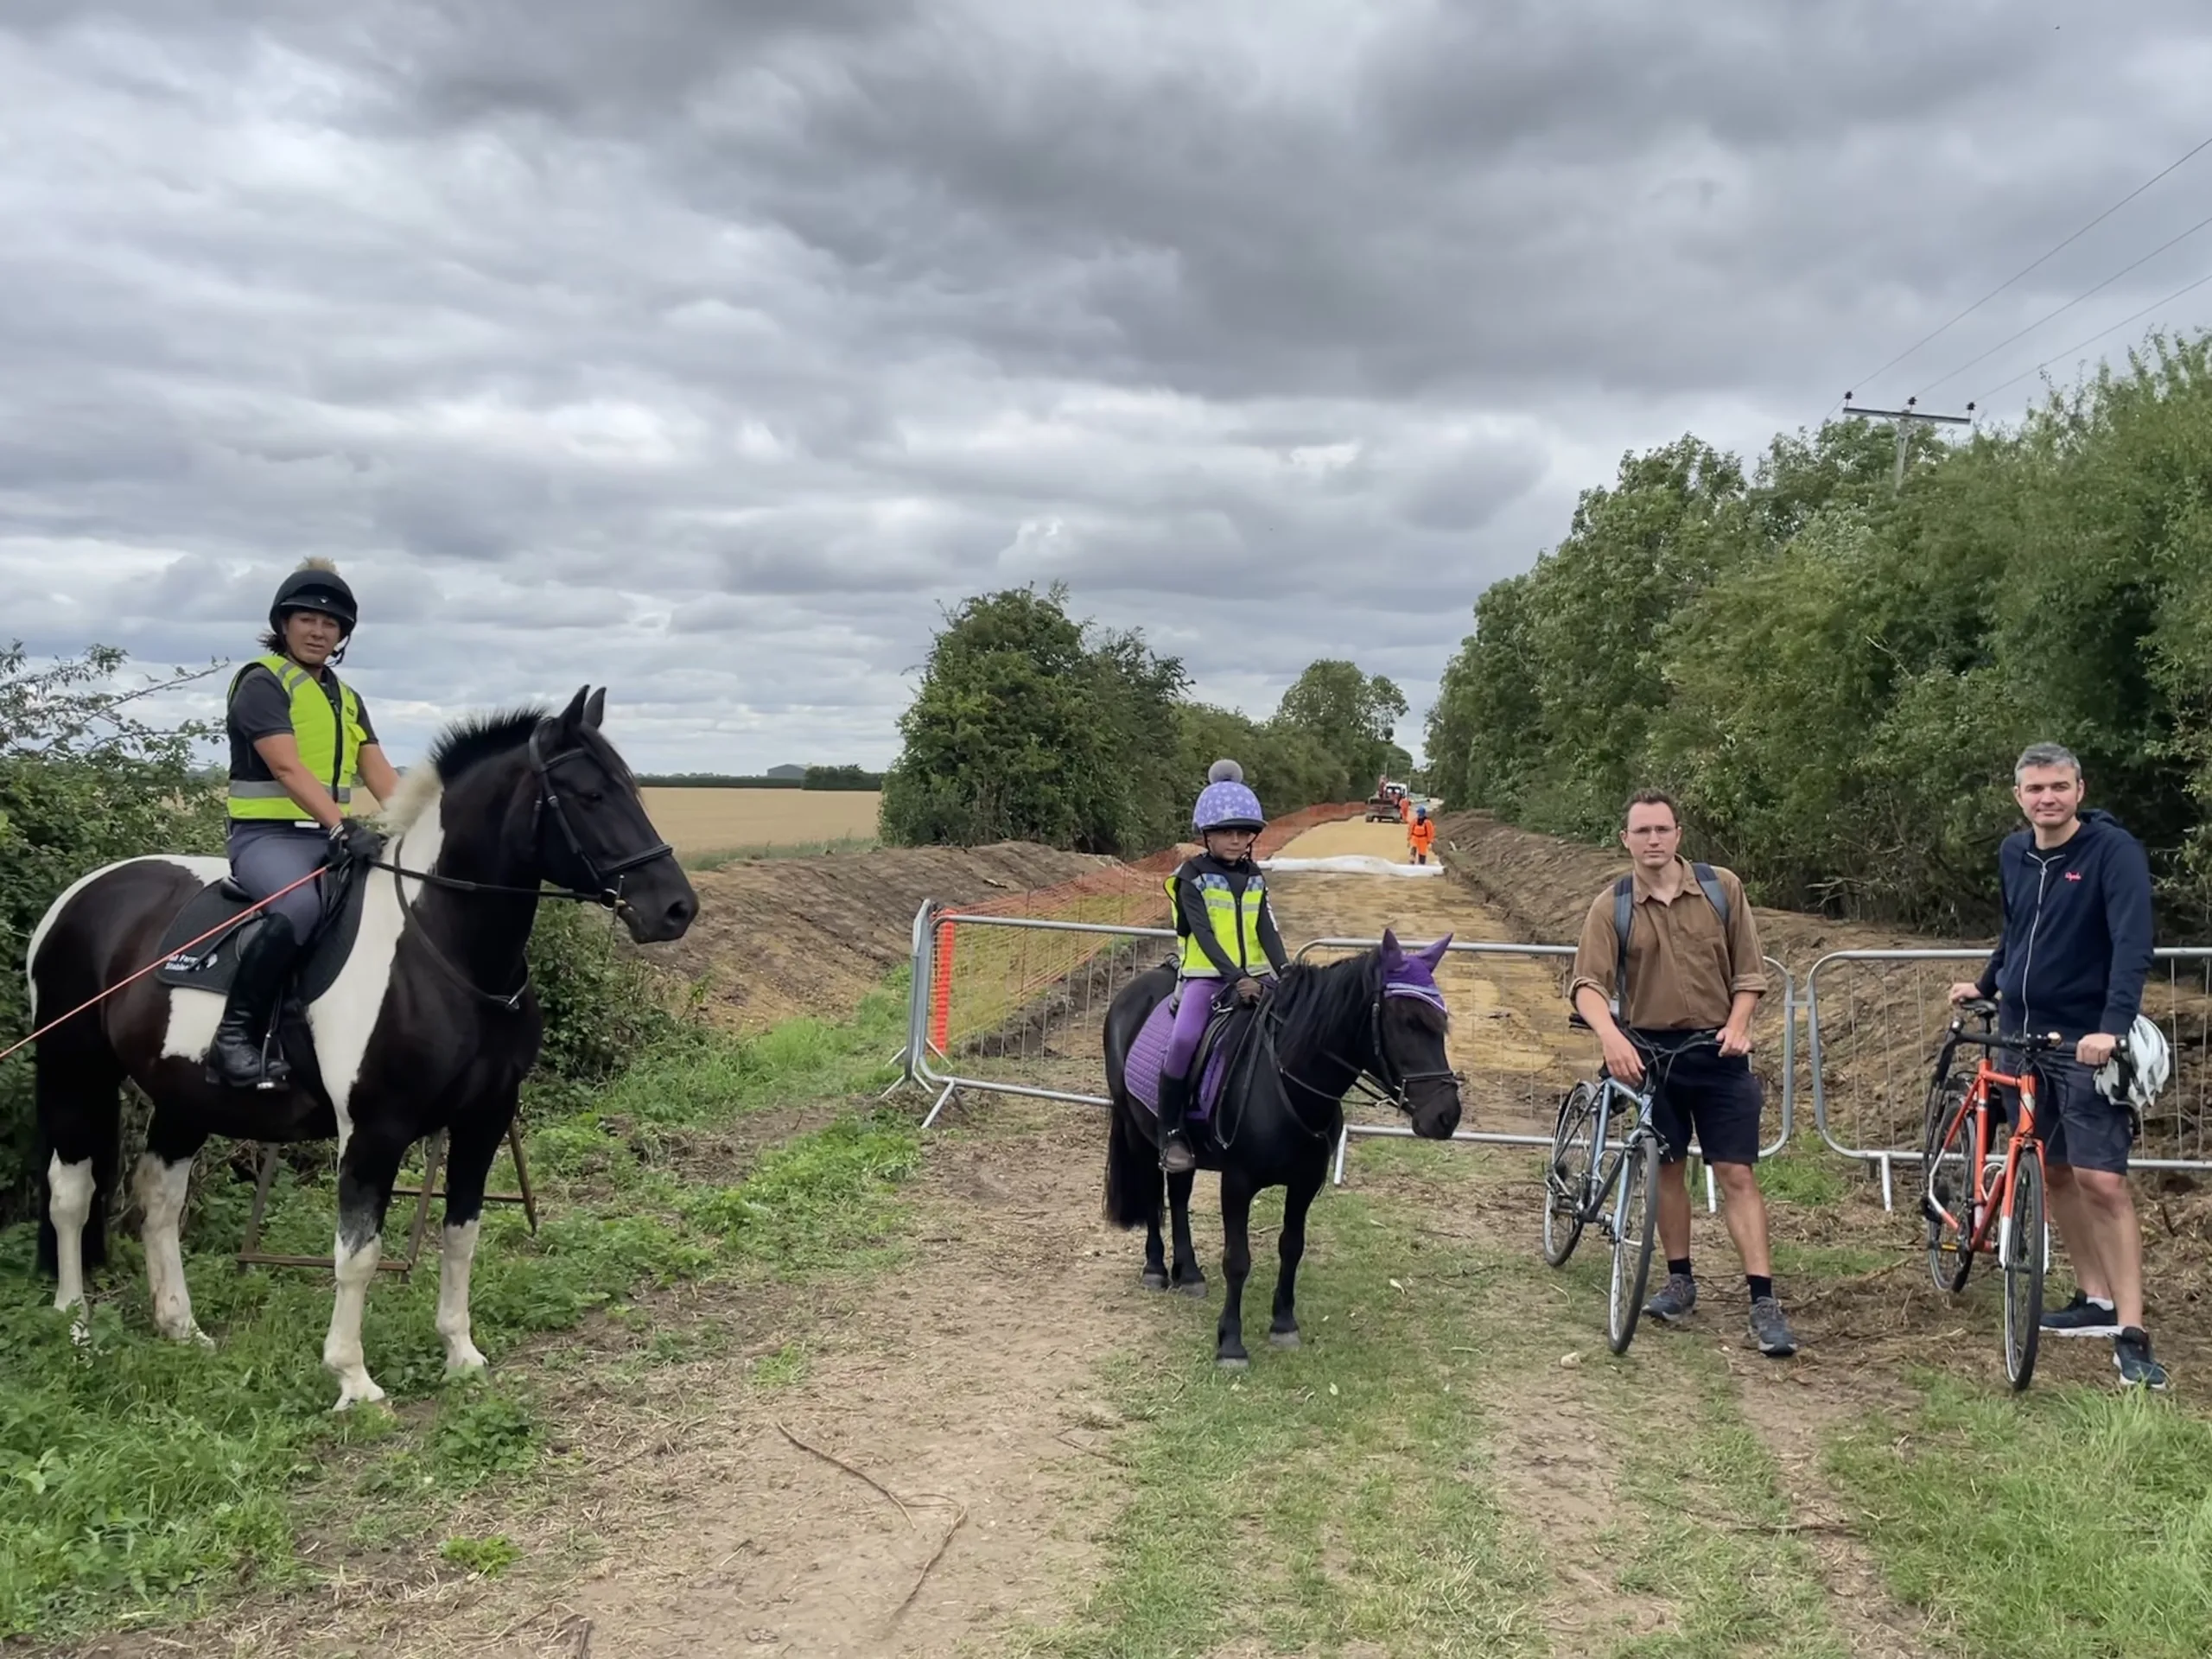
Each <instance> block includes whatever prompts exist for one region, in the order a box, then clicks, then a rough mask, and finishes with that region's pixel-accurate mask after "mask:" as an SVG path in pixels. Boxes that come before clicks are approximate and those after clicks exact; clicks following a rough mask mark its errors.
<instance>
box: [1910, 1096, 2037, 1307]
mask: <svg viewBox="0 0 2212 1659" xmlns="http://www.w3.org/2000/svg"><path fill="white" fill-rule="evenodd" d="M1946 1069H1947V1070H1948V1057H1947V1065H1946ZM1998 1089H2014V1090H2018V1091H2019V1100H2020V1109H2019V1113H2018V1116H2017V1117H2016V1118H2015V1119H2014V1120H2013V1122H2012V1133H2011V1134H2010V1135H2008V1136H2007V1137H2006V1139H2005V1156H2004V1158H2003V1160H2002V1162H2001V1163H2000V1164H1999V1173H1998V1175H1997V1177H1996V1179H1995V1181H1994V1182H1993V1181H1992V1180H1991V1178H1990V1170H1989V1166H1990V1164H1991V1163H1992V1161H1993V1158H1992V1153H1991V1147H1990V1141H1991V1138H1992V1137H1991V1134H1990V1128H1991V1124H1990V1120H1991V1119H1992V1118H1993V1116H1995V1115H1996V1113H1995V1109H1994V1107H1993V1104H1992V1102H1993V1090H1998ZM1969 1122H1971V1123H1972V1124H1973V1126H1974V1148H1973V1152H1974V1155H1973V1158H1972V1160H1971V1163H1972V1166H1973V1167H1972V1170H1971V1173H1969V1174H1968V1176H1967V1202H1968V1203H1969V1204H1970V1205H1972V1206H1973V1209H1974V1212H1975V1214H1974V1219H1973V1223H1972V1225H1970V1226H1968V1225H1962V1224H1961V1220H1960V1217H1957V1216H1955V1215H1954V1214H1952V1213H1951V1211H1948V1210H1946V1209H1945V1208H1944V1207H1943V1205H1942V1202H1941V1201H1940V1200H1939V1199H1937V1198H1936V1176H1937V1174H1938V1173H1939V1171H1940V1169H1941V1166H1942V1154H1944V1153H1947V1152H1948V1151H1949V1150H1950V1147H1949V1145H1948V1142H1947V1143H1946V1144H1945V1145H1944V1146H1943V1147H1938V1148H1937V1155H1936V1157H1935V1158H1933V1159H1930V1160H1929V1166H1928V1169H1927V1170H1926V1172H1925V1173H1924V1174H1923V1179H1922V1182H1921V1189H1922V1196H1923V1199H1924V1201H1925V1203H1926V1205H1927V1207H1928V1209H1929V1210H1931V1211H1935V1212H1936V1216H1937V1217H1940V1218H1941V1219H1942V1221H1943V1223H1944V1224H1946V1225H1948V1226H1949V1227H1950V1228H1951V1229H1952V1230H1954V1231H1955V1232H1956V1233H1957V1234H1958V1235H1959V1236H1961V1237H1962V1238H1964V1239H1965V1240H1966V1241H1967V1243H1966V1249H1967V1251H1968V1253H1970V1254H1971V1253H1972V1252H1974V1251H1976V1250H1981V1249H1987V1248H1988V1244H1989V1234H1990V1230H1991V1229H1992V1228H1993V1227H1994V1228H1995V1229H1996V1230H1997V1259H1998V1261H1999V1262H2000V1263H2008V1262H2011V1260H2012V1253H2011V1252H2012V1192H2013V1186H2014V1178H2015V1175H2016V1173H2017V1172H2018V1169H2019V1166H2020V1159H2021V1157H2022V1156H2023V1155H2024V1154H2026V1155H2031V1156H2032V1157H2034V1158H2035V1160H2037V1163H2041V1162H2042V1160H2043V1137H2042V1136H2041V1135H2038V1134H2037V1132H2036V1079H2035V1070H2034V1068H2033V1067H2032V1066H2031V1067H2028V1068H2026V1069H2025V1070H2024V1071H2022V1072H2021V1073H2020V1074H2019V1075H2018V1076H2014V1075H2013V1074H2012V1073H2010V1072H2005V1071H1999V1070H1998V1069H1997V1068H1996V1067H1995V1066H1993V1065H1991V1064H1990V1063H1989V1058H1988V1056H1987V1055H1983V1056H1982V1057H1981V1058H1980V1059H1978V1060H1977V1061H1976V1062H1975V1064H1974V1081H1973V1082H1972V1083H1971V1084H1968V1085H1967V1096H1966V1109H1965V1110H1964V1111H1962V1112H1961V1113H1960V1114H1959V1118H1958V1123H1959V1131H1960V1133H1961V1134H1963V1133H1964V1132H1965V1130H1966V1127H1967V1124H1968V1123H1969ZM1992 1198H1996V1200H1997V1201H1996V1202H1995V1203H1994V1204H1993V1203H1992V1202H1991V1199H1992Z"/></svg>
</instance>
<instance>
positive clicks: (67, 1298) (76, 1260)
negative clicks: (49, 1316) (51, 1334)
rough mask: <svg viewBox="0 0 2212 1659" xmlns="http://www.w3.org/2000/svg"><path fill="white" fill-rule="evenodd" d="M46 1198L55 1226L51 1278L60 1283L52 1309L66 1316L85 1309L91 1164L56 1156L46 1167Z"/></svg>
mask: <svg viewBox="0 0 2212 1659" xmlns="http://www.w3.org/2000/svg"><path fill="white" fill-rule="evenodd" d="M46 1195H47V1196H46V1213H47V1217H48V1219H49V1220H51V1221H52V1222H53V1223H54V1274H55V1277H56V1278H57V1279H59V1280H60V1284H59V1285H58V1286H57V1287H56V1288H55V1290H54V1312H56V1313H68V1312H69V1311H70V1310H71V1309H72V1308H77V1309H82V1308H83V1306H85V1224H86V1222H87V1221H89V1220H90V1219H91V1218H92V1160H91V1159H89V1158H86V1159H85V1160H82V1161H81V1162H79V1163H74V1164H65V1163H63V1162H62V1161H61V1154H60V1153H58V1152H57V1153H55V1154H54V1156H53V1157H52V1158H51V1159H49V1160H48V1162H47V1166H46ZM80 1323H81V1321H80Z"/></svg>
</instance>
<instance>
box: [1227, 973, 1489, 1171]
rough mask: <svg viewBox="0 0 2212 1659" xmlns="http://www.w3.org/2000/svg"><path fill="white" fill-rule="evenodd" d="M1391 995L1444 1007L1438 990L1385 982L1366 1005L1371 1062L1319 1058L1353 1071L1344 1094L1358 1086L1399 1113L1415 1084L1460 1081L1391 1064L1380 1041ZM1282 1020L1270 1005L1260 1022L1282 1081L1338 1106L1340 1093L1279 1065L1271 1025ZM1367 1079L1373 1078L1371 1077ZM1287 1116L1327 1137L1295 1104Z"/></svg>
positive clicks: (1326, 1054) (1453, 1074)
mask: <svg viewBox="0 0 2212 1659" xmlns="http://www.w3.org/2000/svg"><path fill="white" fill-rule="evenodd" d="M1394 996H1396V997H1411V998H1413V999H1414V1000H1416V1001H1422V1002H1427V1003H1428V1004H1429V1005H1430V1006H1431V1007H1436V1008H1443V1007H1444V1006H1445V1005H1444V995H1443V993H1442V992H1440V991H1438V990H1435V989H1433V988H1430V987H1427V986H1421V985H1392V984H1390V983H1389V982H1387V981H1386V982H1384V983H1383V986H1382V988H1380V989H1379V990H1377V991H1376V994H1375V1000H1374V1001H1373V1003H1372V1004H1371V1005H1370V1007H1369V1008H1368V1014H1367V1020H1368V1043H1369V1046H1370V1048H1371V1049H1372V1050H1373V1051H1374V1054H1375V1059H1374V1064H1373V1065H1361V1064H1359V1063H1358V1062H1357V1061H1355V1060H1353V1059H1351V1058H1350V1057H1349V1056H1346V1055H1343V1054H1338V1053H1335V1052H1332V1051H1330V1050H1327V1049H1324V1050H1323V1051H1322V1052H1321V1058H1324V1059H1328V1060H1333V1061H1335V1062H1336V1063H1337V1064H1338V1065H1341V1066H1343V1067H1344V1069H1345V1070H1347V1071H1350V1072H1351V1074H1352V1075H1351V1083H1350V1084H1346V1085H1345V1092H1346V1093H1349V1092H1350V1091H1351V1090H1354V1089H1357V1090H1359V1091H1360V1093H1361V1094H1363V1096H1366V1097H1367V1098H1368V1099H1369V1100H1370V1101H1373V1102H1376V1103H1378V1104H1382V1105H1389V1106H1395V1107H1396V1108H1397V1109H1398V1110H1400V1111H1402V1112H1410V1111H1411V1110H1412V1109H1413V1108H1412V1106H1411V1104H1410V1103H1408V1101H1407V1099H1406V1091H1407V1090H1408V1089H1410V1088H1412V1087H1413V1086H1414V1084H1421V1083H1441V1082H1446V1081H1451V1082H1455V1083H1456V1082H1458V1081H1459V1073H1458V1072H1457V1071H1452V1070H1450V1069H1448V1068H1447V1069H1446V1070H1444V1071H1396V1068H1395V1067H1394V1066H1393V1065H1391V1063H1390V1051H1389V1047H1388V1046H1387V1045H1385V1044H1384V1042H1383V1003H1384V1002H1385V1001H1389V999H1390V998H1392V997H1394ZM1281 1023H1282V1016H1281V1014H1277V1013H1275V1012H1274V1010H1273V1009H1272V1008H1269V1009H1268V1010H1267V1018H1266V1019H1264V1020H1262V1026H1263V1027H1270V1028H1269V1029H1268V1033H1267V1037H1268V1050H1269V1052H1270V1053H1271V1054H1274V1056H1275V1070H1276V1071H1277V1072H1279V1073H1280V1074H1281V1077H1282V1079H1283V1081H1284V1082H1286V1083H1287V1084H1291V1085H1292V1086H1293V1087H1294V1088H1298V1089H1302V1090H1305V1091H1306V1093H1307V1094H1309V1095H1313V1096H1316V1097H1317V1098H1319V1099H1321V1100H1325V1101H1326V1100H1334V1101H1335V1102H1336V1103H1338V1105H1340V1106H1341V1104H1342V1103H1343V1096H1340V1095H1339V1096H1332V1095H1331V1094H1330V1093H1329V1092H1328V1091H1327V1090H1325V1089H1321V1088H1319V1087H1317V1086H1315V1085H1314V1084H1310V1083H1308V1082H1306V1079H1305V1078H1303V1077H1300V1076H1299V1075H1298V1074H1297V1073H1296V1072H1294V1071H1291V1070H1290V1069H1289V1068H1288V1067H1287V1066H1285V1065H1283V1064H1282V1061H1281V1054H1280V1052H1279V1051H1277V1050H1276V1048H1275V1042H1274V1030H1273V1029H1272V1028H1271V1027H1274V1026H1280V1025H1281ZM1393 1071H1396V1077H1395V1080H1394V1079H1393V1077H1392V1075H1391V1074H1392V1072H1393ZM1370 1078H1371V1079H1372V1081H1370ZM1290 1116H1291V1120H1292V1121H1293V1122H1295V1123H1296V1124H1297V1125H1298V1127H1299V1128H1301V1129H1304V1130H1305V1131H1306V1134H1307V1135H1311V1136H1312V1137H1313V1139H1314V1140H1316V1141H1325V1140H1326V1139H1328V1135H1327V1134H1326V1132H1325V1131H1323V1130H1319V1129H1315V1128H1312V1127H1311V1126H1310V1125H1308V1124H1307V1123H1306V1120H1305V1119H1304V1118H1303V1117H1301V1116H1300V1115H1299V1111H1298V1109H1297V1107H1295V1106H1292V1107H1291V1108H1290Z"/></svg>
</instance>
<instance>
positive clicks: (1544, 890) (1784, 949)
mask: <svg viewBox="0 0 2212 1659" xmlns="http://www.w3.org/2000/svg"><path fill="white" fill-rule="evenodd" d="M1436 839H1437V845H1438V847H1439V848H1440V849H1441V850H1442V851H1443V852H1444V853H1445V854H1446V859H1445V862H1446V865H1447V866H1448V867H1449V868H1451V870H1452V873H1453V874H1455V875H1457V876H1459V878H1460V879H1461V880H1465V881H1466V882H1468V883H1470V884H1471V886H1472V887H1474V888H1475V890H1476V891H1477V892H1478V893H1480V894H1481V895H1482V897H1483V899H1484V901H1485V902H1487V903H1488V904H1490V905H1491V906H1495V907H1496V908H1497V910H1499V911H1501V912H1503V913H1504V914H1505V915H1506V916H1508V917H1510V918H1511V919H1512V921H1513V923H1514V925H1515V926H1516V927H1517V928H1519V929H1520V930H1521V931H1522V933H1523V935H1524V936H1525V937H1527V938H1531V939H1541V940H1545V941H1547V942H1550V943H1555V944H1573V943H1574V941H1575V938H1576V937H1577V936H1578V935H1579V934H1580V932H1581V931H1582V918H1583V917H1584V916H1585V915H1586V914H1587V913H1588V912H1589V909H1590V901H1591V899H1594V898H1595V897H1597V895H1598V894H1599V893H1600V892H1602V891H1604V889H1605V887H1607V886H1608V885H1609V884H1610V883H1611V881H1612V880H1614V879H1615V878H1616V877H1618V875H1619V874H1621V872H1622V871H1624V870H1625V869H1626V868H1628V855H1627V854H1626V853H1624V851H1622V850H1621V849H1619V848H1618V847H1595V846H1591V845H1589V844H1587V843H1586V842H1576V841H1561V840H1560V839H1559V838H1558V837H1557V836H1541V835H1537V834H1535V832H1534V831H1532V830H1528V829H1515V828H1514V827H1513V826H1512V825H1511V824H1510V823H1499V822H1498V821H1497V819H1495V818H1493V817H1491V815H1490V814H1489V813H1487V812H1453V813H1451V814H1448V815H1447V816H1446V817H1443V818H1441V819H1440V820H1439V821H1438V827H1437V837H1436ZM1754 909H1755V912H1756V914H1757V915H1758V925H1759V943H1760V944H1762V945H1764V947H1765V948H1766V950H1767V953H1768V954H1769V955H1770V956H1772V957H1775V958H1776V960H1777V961H1780V962H1785V963H1789V966H1790V967H1791V968H1792V969H1795V970H1796V971H1797V972H1800V973H1802V972H1803V971H1804V970H1805V969H1808V968H1809V967H1811V966H1812V964H1813V963H1815V962H1816V961H1818V960H1819V959H1820V958H1821V957H1822V956H1824V955H1826V954H1827V952H1828V951H1831V950H1910V949H1914V948H1916V947H1922V946H1929V945H1939V944H1961V943H1963V944H1990V943H1992V942H1993V941H1991V940H1988V939H1968V940H1963V941H1961V940H1956V939H1932V938H1923V937H1921V936H1919V935H1916V934H1911V933H1905V932H1901V931H1897V929H1894V928H1882V927H1876V926H1870V925H1866V924H1864V923H1859V922H1839V921H1833V920H1831V919H1829V918H1827V917H1825V916H1810V915H1807V914H1806V913H1805V912H1802V911H1796V910H1770V909H1768V908H1767V907H1766V906H1764V905H1760V906H1755V907H1754Z"/></svg>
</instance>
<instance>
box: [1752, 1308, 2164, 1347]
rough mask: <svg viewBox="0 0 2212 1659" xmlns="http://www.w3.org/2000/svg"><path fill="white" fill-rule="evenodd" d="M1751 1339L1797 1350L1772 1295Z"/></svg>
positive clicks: (1756, 1316) (1755, 1315)
mask: <svg viewBox="0 0 2212 1659" xmlns="http://www.w3.org/2000/svg"><path fill="white" fill-rule="evenodd" d="M1751 1340H1752V1341H1753V1342H1754V1343H1756V1344H1758V1351H1759V1352H1761V1353H1763V1354H1764V1355H1765V1356H1766V1357H1768V1358H1769V1359H1787V1358H1789V1356H1790V1355H1792V1354H1794V1353H1796V1351H1797V1338H1796V1337H1794V1336H1792V1335H1791V1334H1790V1332H1789V1320H1788V1319H1784V1318H1783V1317H1782V1304H1781V1303H1779V1302H1777V1301H1776V1300H1774V1298H1773V1297H1771V1296H1762V1297H1760V1298H1759V1299H1758V1300H1757V1301H1755V1302H1753V1303H1752V1304H1751ZM2145 1352H2148V1350H2147V1349H2146V1350H2145Z"/></svg>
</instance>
